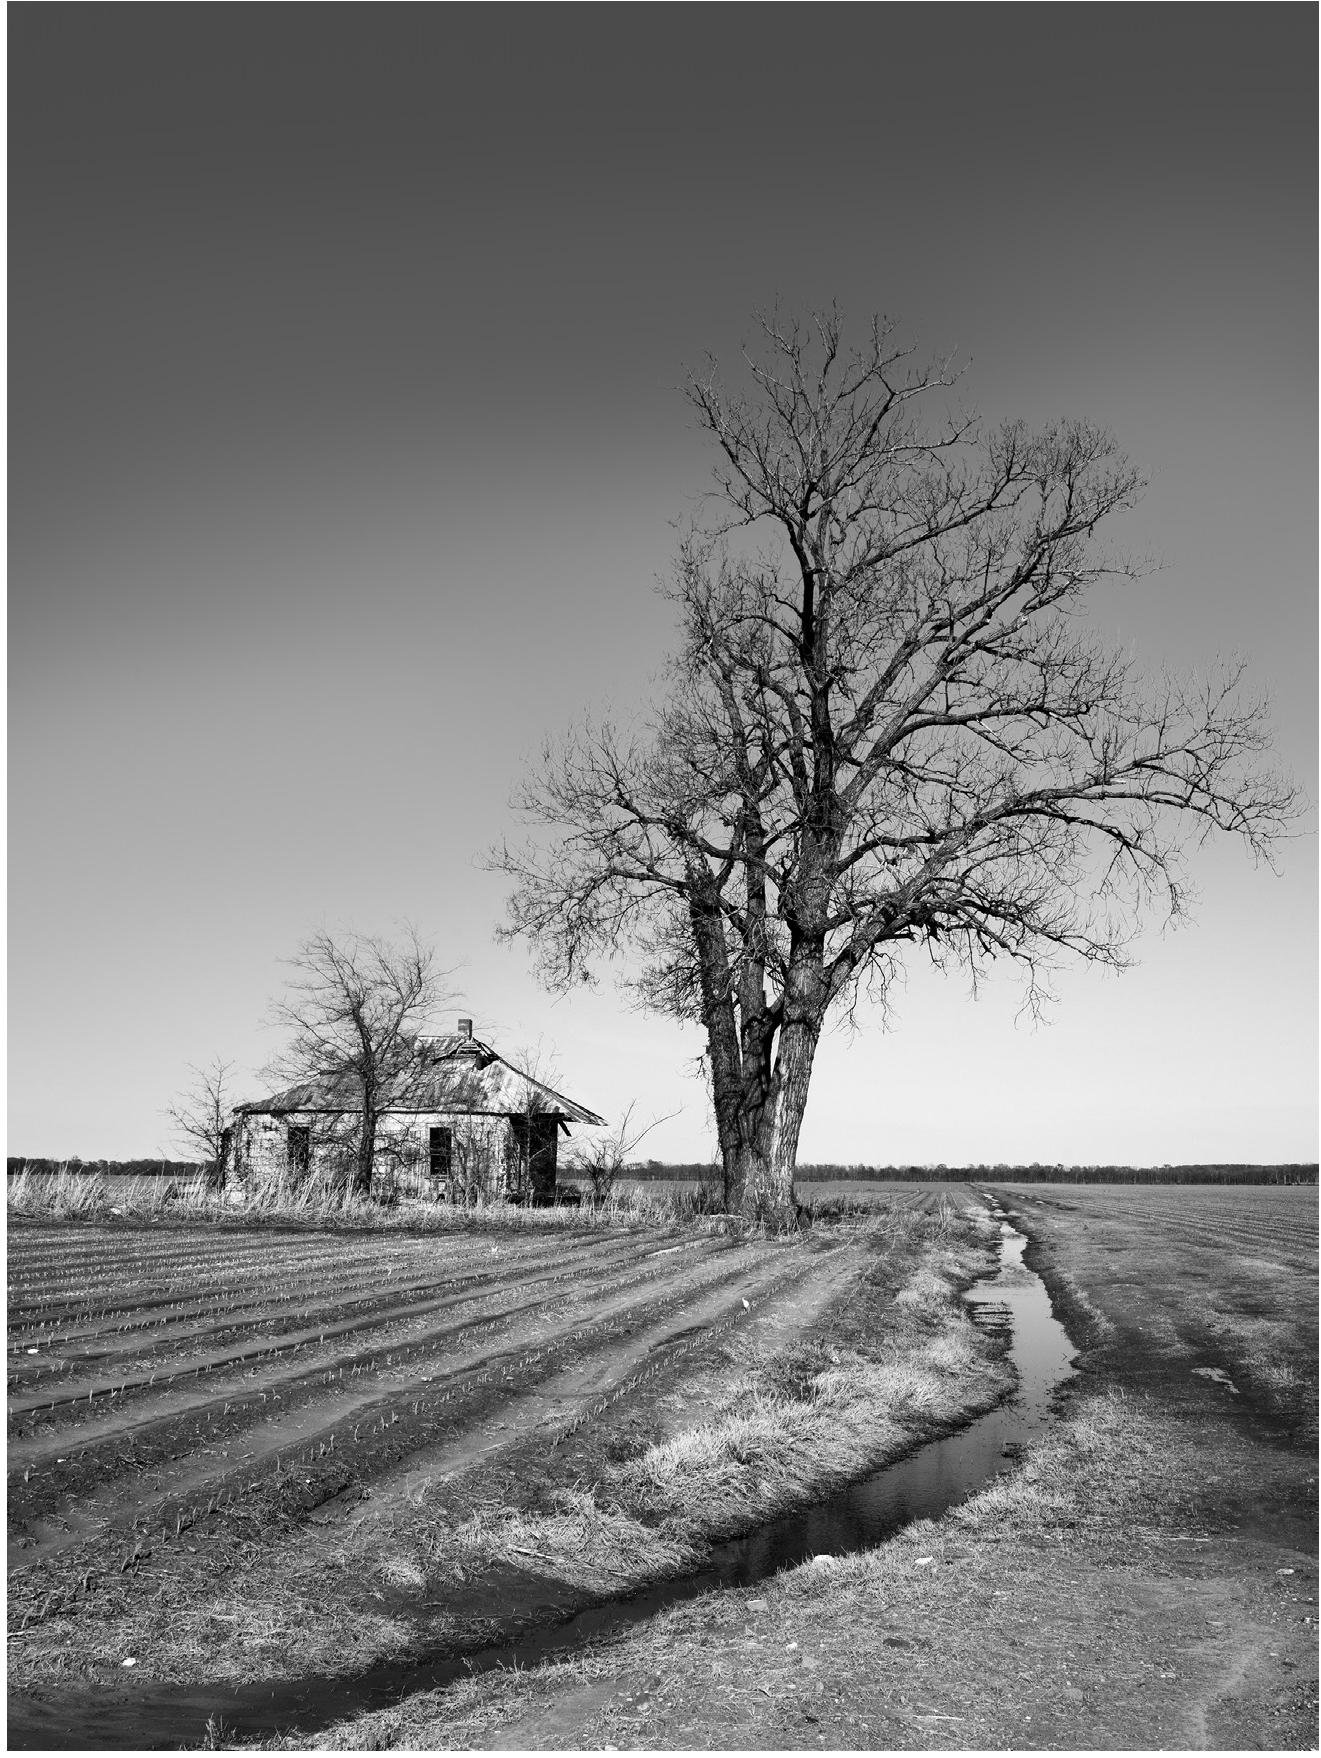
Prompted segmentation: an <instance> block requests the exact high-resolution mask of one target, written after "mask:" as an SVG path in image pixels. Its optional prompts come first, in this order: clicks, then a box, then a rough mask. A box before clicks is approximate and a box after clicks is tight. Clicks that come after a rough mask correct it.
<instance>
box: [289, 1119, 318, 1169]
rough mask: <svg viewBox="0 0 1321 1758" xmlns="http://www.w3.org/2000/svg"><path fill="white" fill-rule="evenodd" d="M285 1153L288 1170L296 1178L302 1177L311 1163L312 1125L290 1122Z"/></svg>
mask: <svg viewBox="0 0 1321 1758" xmlns="http://www.w3.org/2000/svg"><path fill="white" fill-rule="evenodd" d="M286 1154H287V1156H288V1161H289V1170H290V1171H291V1172H292V1173H293V1174H294V1176H295V1177H296V1178H299V1177H302V1175H303V1174H304V1173H305V1172H306V1171H307V1169H308V1167H309V1166H310V1165H311V1163H312V1126H311V1124H310V1123H291V1124H290V1125H289V1140H288V1145H287V1147H286Z"/></svg>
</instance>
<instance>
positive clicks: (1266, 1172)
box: [620, 1160, 1317, 1184]
mask: <svg viewBox="0 0 1321 1758" xmlns="http://www.w3.org/2000/svg"><path fill="white" fill-rule="evenodd" d="M620 1176H621V1178H623V1179H625V1180H627V1179H637V1180H639V1181H640V1182H646V1183H651V1182H657V1183H660V1182H670V1183H678V1182H680V1181H682V1180H695V1181H697V1182H699V1183H700V1182H706V1181H710V1180H714V1179H718V1177H719V1171H718V1169H717V1168H715V1167H712V1166H711V1165H709V1164H704V1165H697V1164H691V1163H690V1164H677V1165H666V1164H665V1163H663V1162H662V1161H660V1160H648V1161H647V1162H646V1163H645V1164H643V1165H639V1166H630V1167H628V1168H627V1169H626V1170H625V1171H624V1172H622V1173H621V1174H620ZM795 1177H796V1179H797V1181H798V1182H799V1183H800V1184H846V1183H851V1184H889V1183H904V1184H932V1183H937V1182H947V1183H952V1184H980V1183H985V1184H1315V1183H1316V1182H1317V1167H1316V1166H1315V1165H1314V1164H1308V1163H1306V1162H1302V1163H1294V1162H1290V1163H1282V1164H1279V1165H1273V1166H1262V1165H1251V1164H1246V1163H1245V1164H1208V1165H1195V1164H1194V1165H1186V1166H1043V1165H1040V1164H1037V1163H1035V1162H1034V1163H1033V1164H1032V1165H1030V1166H1008V1165H996V1166H944V1165H939V1166H862V1165H858V1166H844V1165H839V1166H832V1165H812V1166H805V1165H800V1166H798V1167H797V1169H796V1171H795Z"/></svg>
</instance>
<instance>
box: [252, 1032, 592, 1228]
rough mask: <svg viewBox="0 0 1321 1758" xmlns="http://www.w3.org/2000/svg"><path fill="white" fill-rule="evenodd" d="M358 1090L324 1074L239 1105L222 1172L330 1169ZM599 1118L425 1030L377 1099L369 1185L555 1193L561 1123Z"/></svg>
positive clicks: (353, 1125) (546, 1196) (338, 1162)
mask: <svg viewBox="0 0 1321 1758" xmlns="http://www.w3.org/2000/svg"><path fill="white" fill-rule="evenodd" d="M358 1105H359V1100H358V1098H357V1096H356V1095H355V1093H354V1083H353V1081H352V1080H351V1079H350V1078H348V1077H345V1076H342V1075H326V1076H323V1077H321V1078H319V1079H316V1080H309V1081H303V1082H300V1083H299V1084H298V1085H296V1086H291V1087H288V1088H286V1089H285V1091H283V1092H281V1093H276V1094H275V1095H274V1096H273V1097H271V1098H268V1099H257V1100H254V1101H252V1102H251V1103H249V1104H245V1105H236V1106H235V1107H234V1123H233V1127H232V1129H231V1131H230V1140H229V1144H228V1149H229V1151H228V1154H227V1156H226V1166H225V1182H226V1185H227V1186H228V1187H229V1188H231V1189H233V1190H234V1191H235V1192H236V1193H238V1192H243V1191H247V1190H250V1189H252V1188H254V1187H258V1186H262V1185H266V1184H269V1183H274V1182H277V1181H292V1182H295V1183H301V1182H302V1181H303V1180H305V1179H307V1178H310V1177H312V1176H314V1175H316V1174H321V1175H323V1176H324V1175H331V1174H333V1173H334V1172H335V1171H336V1169H337V1168H338V1169H342V1168H344V1167H345V1166H346V1165H347V1164H348V1163H349V1162H350V1160H351V1158H352V1156H353V1151H354V1144H355V1143H356V1141H357V1138H358V1129H359V1116H360V1112H359V1110H358ZM603 1122H604V1119H603V1118H601V1117H598V1116H597V1115H596V1113H595V1112H594V1111H589V1110H588V1109H587V1108H586V1106H584V1105H577V1104H575V1103H574V1102H573V1100H572V1099H566V1098H565V1097H564V1095H563V1093H557V1092H555V1091H554V1089H553V1088H551V1087H548V1086H546V1085H545V1084H544V1083H543V1082H541V1081H538V1080H535V1079H534V1078H533V1077H532V1076H531V1075H528V1074H524V1073H522V1072H521V1071H520V1070H519V1069H516V1068H514V1067H513V1066H512V1065H511V1064H510V1063H508V1062H506V1061H505V1060H504V1058H503V1057H502V1056H500V1055H498V1054H497V1053H496V1051H494V1050H493V1049H492V1048H491V1046H490V1045H489V1044H484V1043H482V1042H481V1040H480V1039H479V1038H475V1037H474V1036H473V1032H472V1021H471V1020H470V1019H461V1020H460V1021H459V1029H458V1032H457V1033H454V1034H449V1035H446V1036H443V1037H430V1036H421V1037H418V1038H417V1039H416V1041H415V1043H414V1046H413V1056H412V1060H411V1061H410V1063H409V1064H408V1065H407V1066H406V1067H404V1068H403V1069H401V1070H400V1071H399V1073H398V1074H397V1075H396V1076H395V1077H394V1078H393V1080H392V1081H391V1083H390V1086H389V1088H388V1090H387V1092H386V1094H385V1096H384V1098H383V1101H382V1103H381V1107H380V1117H379V1123H378V1127H377V1132H376V1158H375V1167H374V1170H373V1174H372V1188H373V1190H375V1191H377V1192H381V1193H385V1192H389V1191H391V1190H395V1191H399V1192H402V1193H405V1194H412V1195H425V1196H431V1197H435V1198H440V1199H448V1200H450V1201H462V1200H464V1199H465V1198H468V1199H470V1198H472V1197H474V1196H476V1195H478V1194H481V1195H484V1196H488V1197H492V1196H504V1197H507V1198H509V1199H510V1200H513V1201H528V1202H533V1203H547V1202H551V1201H553V1200H554V1195H555V1176H556V1167H557V1161H558V1144H559V1136H560V1132H561V1131H563V1132H564V1134H565V1135H568V1133H569V1125H570V1124H571V1123H585V1124H600V1123H603Z"/></svg>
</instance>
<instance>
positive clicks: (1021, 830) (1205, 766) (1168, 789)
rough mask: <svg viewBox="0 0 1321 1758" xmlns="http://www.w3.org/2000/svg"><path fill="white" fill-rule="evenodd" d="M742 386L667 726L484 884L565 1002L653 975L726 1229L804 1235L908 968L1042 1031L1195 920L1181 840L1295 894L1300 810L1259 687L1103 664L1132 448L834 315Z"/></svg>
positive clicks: (1123, 565)
mask: <svg viewBox="0 0 1321 1758" xmlns="http://www.w3.org/2000/svg"><path fill="white" fill-rule="evenodd" d="M746 364H747V369H748V373H749V375H750V378H751V388H750V390H748V391H746V392H738V391H733V390H729V389H727V388H726V387H725V386H724V385H722V383H721V381H720V379H719V377H718V376H717V373H716V370H715V367H714V363H709V364H708V369H707V370H706V371H705V372H704V373H702V374H701V375H698V376H695V377H693V378H692V379H691V380H690V382H689V385H688V398H689V402H690V403H691V406H692V408H693V409H694V411H695V412H696V415H697V417H698V420H699V423H700V425H701V426H702V427H703V428H704V429H705V430H706V432H707V433H708V435H709V436H710V437H711V439H712V440H713V441H714V442H715V446H716V448H717V453H718V463H717V467H716V472H715V491H714V493H713V495H712V496H711V497H709V500H708V503H707V513H706V515H705V516H704V517H703V518H702V519H701V520H700V521H699V522H697V523H695V524H694V525H693V526H692V527H691V528H690V529H689V531H688V533H687V535H686V537H685V539H684V541H683V543H682V546H681V550H680V553H679V559H678V564H677V568H676V571H675V576H674V579H673V582H672V584H671V585H670V587H669V589H668V590H669V592H670V595H671V597H672V598H673V601H674V603H675V605H676V608H677V612H678V616H679V621H680V626H681V631H682V639H681V643H680V646H679V649H678V651H677V653H676V655H675V656H674V658H673V660H672V661H671V662H670V664H669V666H668V670H667V672H666V674H665V680H664V681H665V689H664V693H663V697H662V698H661V700H660V701H659V703H658V705H657V706H656V707H655V708H654V709H653V710H651V711H650V713H649V714H648V715H645V716H642V717H640V718H639V720H638V721H637V722H636V723H635V724H634V725H633V726H632V728H626V729H621V728H619V727H617V726H616V725H614V724H611V723H610V722H608V721H607V722H604V723H597V724H593V723H592V722H590V721H589V722H587V723H585V724H584V726H583V727H582V728H581V730H579V731H577V732H574V733H572V734H570V735H569V736H568V737H567V738H565V739H564V740H563V741H562V742H560V743H558V744H549V743H548V744H547V746H546V747H545V749H544V751H543V754H542V760H541V763H540V765H539V766H538V767H537V768H536V770H535V771H534V772H533V773H532V774H531V775H530V776H529V778H528V779H527V780H526V782H525V784H524V786H523V788H522V790H521V793H520V794H519V796H518V797H517V801H516V803H517V804H518V805H519V806H520V807H521V808H522V810H523V811H524V813H525V814H526V816H527V819H528V821H529V823H530V825H531V827H532V828H531V832H530V834H529V836H528V838H527V839H526V841H525V842H524V843H523V844H521V845H520V846H516V847H510V846H509V845H507V844H506V845H503V846H502V847H500V848H499V849H497V850H496V851H494V853H493V856H492V861H493V864H494V865H495V866H497V867H498V868H499V869H501V870H503V871H504V872H506V873H507V874H509V875H511V876H512V878H513V880H514V881H515V884H514V887H513V890H512V894H511V897H510V900H509V918H510V926H509V927H508V929H507V930H506V933H507V935H509V936H513V935H516V934H525V935H527V936H528V937H529V938H530V939H531V941H532V942H533V943H534V945H535V947H536V949H537V952H538V954H539V961H540V968H541V972H542V975H543V976H544V977H545V978H546V979H547V980H548V981H549V982H550V984H551V985H552V986H555V987H559V988H563V987H567V986H568V985H570V984H572V983H574V982H575V981H580V980H589V979H590V977H591V975H592V971H593V967H594V964H595V962H596V960H597V959H599V958H600V957H602V956H607V955H610V954H614V953H617V952H619V951H621V950H630V949H631V950H632V951H633V952H635V953H640V954H641V955H642V958H643V965H642V968H641V974H640V976H638V978H637V979H636V982H637V987H638V990H639V993H640V995H641V997H642V999H643V1000H644V1001H645V1002H647V1003H648V1004H650V1005H652V1006H655V1007H659V1008H661V1009H663V1010H665V1011H667V1012H669V1013H671V1014H673V1015H676V1016H678V1017H679V1018H682V1019H691V1020H697V1021H700V1022H701V1023H702V1025H703V1026H704V1027H705V1031H706V1044H707V1049H706V1059H707V1066H708V1070H709V1075H710V1079H711V1085H712V1093H713V1100H714V1109H715V1117H716V1129H717V1136H718V1140H719V1146H720V1153H721V1157H722V1160H723V1162H724V1165H725V1168H726V1171H727V1173H728V1175H729V1183H730V1188H731V1194H732V1198H733V1200H735V1201H737V1202H738V1204H739V1205H740V1206H741V1207H742V1208H743V1209H744V1211H745V1212H747V1213H750V1214H752V1215H755V1216H759V1217H763V1218H765V1219H767V1220H769V1221H771V1222H773V1223H777V1224H784V1225H789V1224H792V1216H793V1214H794V1204H795V1199H794V1188H793V1173H794V1165H795V1160H796V1155H797V1147H798V1137H799V1130H800V1126H801V1123H802V1119H803V1114H804V1108H805V1106H806V1102H807V1094H808V1084H809V1080H810V1077H811V1071H812V1063H813V1058H814V1055H815V1052H816V1047H817V1043H818V1041H819V1038H820V1035H821V1031H822V1029H823V1025H824V1023H825V1021H826V1018H827V1016H828V1015H829V1014H830V1013H831V1012H832V1010H833V1011H835V1012H839V1011H844V1012H846V1013H847V1012H848V1010H850V1009H851V1008H852V1007H853V1005H854V1003H855V1000H856V997H857V995H858V992H859V986H860V985H862V986H863V987H864V991H865V992H867V993H869V994H871V995H873V996H875V997H879V998H880V999H881V1000H882V1001H884V998H885V995H886V991H887V989H888V986H889V983H890V981H891V980H892V978H893V976H894V975H895V972H896V970H897V968H898V960H899V958H900V957H901V955H902V950H903V948H904V947H905V946H906V945H909V944H913V943H918V944H921V945H924V946H925V947H926V948H928V949H929V951H930V952H931V954H932V956H933V958H935V960H936V961H937V962H938V963H940V964H942V965H943V964H946V963H948V962H951V961H954V962H958V963H960V964H962V965H963V966H964V967H965V969H966V970H967V971H968V973H969V974H970V976H971V979H972V981H973V985H974V989H975V986H976V981H977V978H978V975H979V974H980V973H981V972H982V971H983V970H984V969H985V968H986V966H987V965H988V964H989V962H990V961H992V960H994V959H996V958H1000V957H1004V958H1007V959H1010V960H1013V961H1016V963H1017V964H1018V965H1019V966H1020V967H1021V968H1022V970H1023V972H1024V973H1025V976H1026V985H1027V1000H1028V1004H1029V1005H1030V1006H1031V1007H1033V1008H1036V1007H1037V1006H1038V1005H1039V1003H1040V1001H1041V999H1042V997H1043V996H1044V995H1045V994H1047V993H1048V989H1047V987H1046V982H1047V978H1048V975H1049V971H1050V968H1051V966H1052V964H1053V962H1054V961H1055V960H1056V959H1057V958H1058V957H1060V956H1062V955H1066V954H1071V955H1076V956H1077V957H1080V958H1082V959H1086V960H1092V961H1097V962H1101V963H1105V964H1109V965H1121V964H1123V963H1125V962H1126V960H1127V957H1128V954H1127V951H1126V947H1127V944H1128V942H1129V940H1130V938H1131V935H1132V933H1133V931H1134V928H1135V925H1136V921H1137V919H1138V916H1139V913H1140V911H1141V910H1142V909H1143V908H1144V906H1147V905H1149V904H1150V903H1152V902H1153V901H1159V902H1163V904H1164V906H1165V907H1166V908H1167V910H1168V912H1169V914H1170V915H1171V916H1175V917H1177V916H1179V915H1181V914H1182V913H1183V912H1184V909H1185V907H1186V902H1187V895H1188V894H1187V890H1186V884H1185V879H1184V868H1183V861H1182V858H1181V857H1182V854H1183V852H1184V849H1185V846H1186V844H1187V843H1188V842H1189V841H1190V840H1191V841H1193V842H1196V841H1198V840H1200V839H1202V838H1204V837H1205V836H1207V835H1209V834H1210V833H1212V832H1213V831H1229V832H1232V833H1234V834H1236V835H1238V836H1239V837H1241V838H1242V840H1243V842H1244V843H1245V845H1246V847H1247V849H1248V850H1249V851H1250V852H1251V854H1252V855H1253V856H1254V857H1258V858H1260V857H1263V856H1265V857H1267V858H1269V856H1270V851H1271V848H1272V846H1273V844H1274V842H1275V841H1276V839H1277V838H1278V837H1280V836H1281V835H1282V834H1284V833H1285V831H1286V829H1287V827H1288V824H1289V822H1290V820H1291V819H1292V818H1293V816H1294V815H1295V814H1296V812H1297V810H1298V808H1299V801H1298V797H1297V795H1296V793H1295V791H1294V790H1293V788H1292V787H1291V786H1290V785H1289V783H1288V782H1287V781H1286V780H1283V779H1281V778H1280V777H1279V776H1278V775H1276V774H1275V773H1273V772H1272V771H1271V769H1270V767H1269V765H1268V761H1267V753H1268V749H1269V727H1268V721H1267V716H1266V710H1265V706H1264V704H1263V703H1262V702H1261V701H1259V700H1250V699H1245V697H1244V696H1243V694H1242V693H1241V687H1240V686H1241V680H1242V667H1241V666H1240V665H1237V664H1235V665H1231V666H1229V667H1228V668H1226V669H1225V670H1224V671H1222V672H1221V673H1220V674H1218V675H1217V676H1215V677H1213V678H1210V679H1206V680H1200V681H1196V682H1192V683H1181V682H1178V681H1176V680H1174V679H1171V678H1162V679H1156V680H1149V679H1144V678H1143V677H1142V676H1141V675H1140V674H1139V672H1138V671H1137V669H1136V667H1135V666H1134V665H1133V664H1132V663H1130V662H1129V661H1128V660H1126V659H1124V658H1121V657H1119V656H1117V655H1115V654H1113V653H1111V652H1108V651H1107V650H1106V649H1105V648H1104V646H1103V645H1102V644H1101V643H1100V642H1098V641H1097V639H1096V638H1095V636H1094V635H1093V634H1092V633H1091V632H1090V631H1089V630H1088V629H1087V627H1086V625H1085V623H1084V621H1083V618H1082V615H1081V613H1082V610H1083V607H1084V601H1085V599H1086V598H1087V596H1088V594H1089V593H1092V592H1093V591H1094V590H1095V589H1097V588H1099V587H1100V586H1101V585H1102V584H1103V583H1104V582H1105V581H1106V580H1107V579H1108V578H1114V577H1116V576H1120V577H1124V576H1130V575H1132V574H1134V573H1136V572H1137V569H1136V568H1135V567H1134V566H1133V564H1131V563H1130V562H1128V561H1127V560H1125V559H1124V558H1123V557H1121V556H1117V555H1115V554H1113V553H1111V552H1110V551H1109V550H1108V549H1105V548H1102V547H1101V543H1100V539H1099V537H1098V527H1100V526H1101V525H1102V524H1103V523H1104V522H1105V521H1107V520H1110V519H1112V518H1113V516H1114V515H1116V514H1119V513H1121V512H1123V511H1124V510H1125V509H1127V508H1129V507H1131V506H1132V505H1133V503H1134V502H1135V501H1136V500H1137V498H1138V496H1139V494H1140V491H1141V489H1142V487H1143V483H1142V482H1141V480H1140V478H1139V477H1138V475H1137V474H1136V472H1135V471H1134V470H1133V469H1132V468H1131V467H1130V466H1129V465H1128V464H1127V463H1126V462H1125V460H1124V459H1123V458H1122V457H1121V456H1120V455H1119V453H1118V452H1117V450H1116V447H1115V444H1114V442H1113V440H1112V439H1111V438H1110V437H1109V435H1107V434H1106V433H1104V432H1102V431H1100V430H1098V429H1097V428H1095V427H1093V426H1091V425H1090V424H1089V423H1087V422H1084V421H1068V422H1059V423H1056V424H1054V425H1052V426H1050V427H1047V428H1045V429H1043V430H1041V431H1040V432H1035V433H1033V432H1029V431H1028V429H1027V428H1026V427H1025V426H1024V425H1023V424H1022V423H1009V424H1007V425H1004V426H1000V427H997V428H992V429H984V428H983V427H982V425H981V424H980V423H979V421H978V420H977V418H976V417H975V416H973V415H970V414H966V413H963V412H959V411H955V412H953V413H951V406H950V402H949V397H948V388H949V386H950V385H951V384H952V382H953V380H952V377H951V375H950V373H949V372H948V370H947V364H944V365H942V364H937V365H935V366H927V367H923V366H919V365H916V364H914V362H913V361H912V359H911V356H910V354H909V353H908V351H906V350H905V349H903V348H902V347H900V346H899V345H898V343H897V342H896V340H895V335H894V330H893V327H892V326H891V325H890V324H889V323H888V322H885V321H882V320H876V321H874V322H873V323H872V325H871V328H870V331H869V333H868V335H867V337H866V339H865V341H864V343H863V345H862V347H861V348H860V349H857V350H855V351H849V350H848V349H846V348H845V346H844V344H843V338H842V335H841V326H840V322H839V320H838V317H837V315H836V314H835V313H833V312H831V313H829V314H825V315H817V316H814V317H813V318H812V319H811V320H810V322H807V323H799V322H797V321H786V322H781V321H779V319H778V318H776V317H771V318H769V319H764V320H762V337H761V345H760V352H759V353H757V354H756V355H754V356H750V357H748V358H747V361H746ZM928 411H929V413H928ZM759 534H765V538H767V539H769V541H764V540H763V541H762V542H761V543H760V545H759V546H758V536H759Z"/></svg>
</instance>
